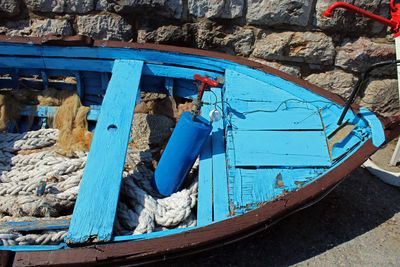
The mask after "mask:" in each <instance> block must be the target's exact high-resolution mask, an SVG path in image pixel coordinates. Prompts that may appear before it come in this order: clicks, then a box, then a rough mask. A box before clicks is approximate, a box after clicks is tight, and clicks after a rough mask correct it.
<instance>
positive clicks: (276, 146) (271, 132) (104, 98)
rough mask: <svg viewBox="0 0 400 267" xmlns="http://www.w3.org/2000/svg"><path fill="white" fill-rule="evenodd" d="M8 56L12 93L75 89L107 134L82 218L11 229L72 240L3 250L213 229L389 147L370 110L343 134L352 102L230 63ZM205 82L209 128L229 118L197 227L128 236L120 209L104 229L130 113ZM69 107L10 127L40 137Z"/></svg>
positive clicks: (70, 53)
mask: <svg viewBox="0 0 400 267" xmlns="http://www.w3.org/2000/svg"><path fill="white" fill-rule="evenodd" d="M0 58H1V59H0V88H3V89H2V90H6V89H11V90H16V89H17V88H21V87H28V88H33V89H37V90H45V89H46V88H55V89H58V90H73V91H75V92H76V93H77V94H78V96H79V97H80V99H81V102H82V104H83V105H85V106H88V107H90V111H89V113H88V114H87V120H88V122H89V129H90V130H91V131H94V132H95V135H94V137H93V141H92V146H91V148H90V152H89V156H88V160H87V163H86V169H85V173H84V176H83V178H82V180H85V184H84V183H83V181H82V182H81V188H80V191H79V195H78V200H79V201H77V203H76V205H75V209H74V214H73V217H72V220H71V221H67V222H64V221H63V222H60V221H54V222H48V223H45V224H42V225H38V224H37V225H32V223H31V224H29V222H18V221H16V222H8V223H2V227H3V229H14V230H15V229H17V230H18V231H28V230H29V231H31V230H32V229H34V231H40V230H44V229H62V228H67V229H69V232H68V235H67V237H66V240H65V242H63V243H62V244H58V245H37V246H4V245H3V246H2V247H0V249H7V250H16V251H17V250H48V249H60V248H69V247H71V246H80V245H86V244H87V243H88V242H92V241H98V242H113V241H130V240H142V239H149V238H156V237H161V236H165V235H172V234H175V233H179V232H182V231H190V230H191V229H193V228H199V227H206V226H207V225H210V224H213V223H216V222H219V221H221V220H227V219H229V218H232V217H234V216H240V215H242V214H245V213H247V212H251V211H252V210H254V209H257V208H259V207H261V206H265V205H268V203H270V202H273V201H274V200H275V199H278V198H280V197H281V196H284V195H286V194H290V193H291V192H293V191H297V190H301V189H302V188H304V187H306V186H307V185H309V184H310V183H313V182H315V181H316V180H318V179H319V177H321V176H323V175H325V174H327V173H328V172H330V171H331V170H333V169H334V168H335V166H337V165H339V164H340V163H341V162H343V161H344V160H345V159H346V158H348V157H350V156H351V155H352V154H353V153H355V152H356V151H357V149H358V148H360V147H361V146H362V145H363V144H364V143H365V142H367V141H368V140H369V139H372V141H373V143H374V145H375V146H379V145H380V144H382V142H384V140H385V139H384V134H383V129H382V126H381V124H380V122H379V120H378V118H377V117H375V116H374V115H373V114H372V113H371V112H369V111H368V110H366V109H364V108H360V114H362V116H359V115H356V113H355V112H353V111H352V110H349V111H348V112H347V114H346V116H345V119H344V122H343V123H342V124H341V125H337V120H338V118H339V116H340V114H341V112H342V110H343V107H342V106H341V105H339V104H337V103H335V102H333V101H331V100H329V99H327V98H324V97H322V96H320V95H318V94H316V93H313V92H311V91H309V90H307V89H305V88H303V87H302V86H300V85H298V84H295V83H293V82H290V81H287V80H285V79H283V78H281V77H278V76H275V75H272V74H269V73H265V72H263V71H260V70H257V69H253V68H251V67H248V66H244V65H240V64H238V63H235V62H230V61H227V60H223V59H216V58H208V57H203V56H199V55H190V54H181V53H178V52H163V51H156V50H147V49H130V48H108V47H55V46H39V45H34V44H17V43H1V44H0ZM195 74H200V75H202V76H207V77H209V78H210V79H213V80H218V81H219V86H217V87H212V88H210V89H209V90H207V91H206V92H205V94H204V97H203V101H204V105H203V107H202V116H203V117H205V118H206V119H207V120H208V119H209V118H208V114H209V113H210V112H211V111H212V110H218V111H219V112H221V114H222V120H219V121H215V122H213V124H212V126H213V127H212V133H211V134H210V136H209V138H208V140H207V142H206V143H205V145H204V147H203V149H202V152H201V153H200V160H199V171H198V195H197V197H198V199H197V206H196V208H195V209H194V211H195V212H196V217H197V224H196V226H192V227H186V228H176V229H169V230H164V231H156V232H152V233H146V234H139V235H122V236H116V235H114V234H113V223H114V218H115V213H116V211H115V209H114V210H113V209H112V207H110V208H104V209H103V210H102V211H101V212H102V214H103V215H104V217H108V219H107V220H108V221H107V222H98V221H101V220H100V219H99V218H98V214H94V215H91V213H90V212H88V210H93V209H96V207H103V206H109V205H108V204H107V203H114V206H116V203H117V201H118V195H119V194H118V192H119V186H120V184H121V182H120V180H121V175H120V173H121V172H122V169H121V168H123V166H124V159H125V154H124V152H122V153H121V151H124V150H125V151H126V144H125V143H123V142H119V141H118V138H121V136H126V134H129V130H130V126H131V121H132V120H131V118H130V117H129V116H126V118H125V115H124V114H126V113H129V112H130V111H132V113H133V109H134V107H135V105H136V104H138V103H139V102H140V92H157V93H163V94H166V95H171V96H172V95H173V96H179V97H182V98H185V99H190V98H195V97H196V96H197V93H198V86H197V85H196V81H195V80H194V78H193V76H194V75H195ZM67 77H71V79H67ZM121 92H122V93H121ZM57 109H58V107H53V106H34V107H30V106H27V107H26V108H25V109H24V110H23V111H21V117H20V118H19V121H18V127H15V125H13V124H10V125H9V128H8V130H9V132H17V131H19V132H24V131H25V130H26V129H27V125H28V122H29V121H30V117H31V115H32V114H33V116H34V122H33V124H32V125H31V128H30V129H31V130H36V129H41V128H46V127H48V125H47V124H48V123H47V120H48V118H49V117H52V116H54V114H55V113H56V112H57ZM32 110H33V111H32ZM32 112H33V113H32ZM105 140H108V141H105ZM110 144H113V145H112V146H110ZM124 145H125V147H124ZM110 159H112V160H110ZM101 160H103V161H105V162H107V164H104V165H107V166H105V167H102V168H99V167H98V165H97V164H96V163H97V162H99V161H101ZM108 165H109V166H108ZM117 169H121V172H119V173H118V172H116V174H115V175H114V176H115V177H111V178H110V175H108V174H109V173H112V172H113V170H117ZM110 179H111V181H114V180H115V183H111V182H110ZM113 179H114V180H113ZM118 181H119V182H118ZM111 184H112V185H111ZM111 206H112V205H111ZM28 224H29V227H28V226H27V225H28ZM11 226H12V227H14V228H12V227H11ZM7 227H8V228H7ZM0 230H1V229H0ZM94 237H95V238H94ZM94 239H95V240H94Z"/></svg>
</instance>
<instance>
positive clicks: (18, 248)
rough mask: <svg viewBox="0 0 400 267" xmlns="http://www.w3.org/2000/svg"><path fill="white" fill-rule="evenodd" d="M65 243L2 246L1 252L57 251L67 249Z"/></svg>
mask: <svg viewBox="0 0 400 267" xmlns="http://www.w3.org/2000/svg"><path fill="white" fill-rule="evenodd" d="M67 248H68V247H67V246H66V245H65V243H61V244H59V245H40V246H39V245H27V246H0V250H11V251H43V250H56V249H67Z"/></svg>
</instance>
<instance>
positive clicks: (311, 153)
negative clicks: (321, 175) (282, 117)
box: [233, 131, 331, 167]
mask: <svg viewBox="0 0 400 267" xmlns="http://www.w3.org/2000/svg"><path fill="white" fill-rule="evenodd" d="M233 142H234V147H235V149H236V151H235V162H236V166H290V167H307V166H315V167H316V166H330V165H331V159H330V156H329V151H328V146H327V142H326V138H325V134H324V132H322V131H233Z"/></svg>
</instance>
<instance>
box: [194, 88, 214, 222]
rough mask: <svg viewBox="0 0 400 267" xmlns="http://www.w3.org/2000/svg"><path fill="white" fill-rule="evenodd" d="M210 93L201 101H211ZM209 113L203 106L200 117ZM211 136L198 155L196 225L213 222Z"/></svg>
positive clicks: (209, 108) (205, 94)
mask: <svg viewBox="0 0 400 267" xmlns="http://www.w3.org/2000/svg"><path fill="white" fill-rule="evenodd" d="M211 97H212V96H211V93H210V92H205V93H204V97H203V100H204V101H205V102H210V101H211ZM210 111H211V106H210V105H204V106H203V107H202V109H201V113H202V116H203V117H204V116H205V117H206V118H207V114H209V113H210ZM211 138H212V137H211V135H210V136H209V138H208V139H207V141H206V143H205V144H204V147H203V149H202V151H201V153H200V162H199V190H198V198H197V225H198V226H204V225H208V224H210V223H211V222H212V220H213V162H212V144H211Z"/></svg>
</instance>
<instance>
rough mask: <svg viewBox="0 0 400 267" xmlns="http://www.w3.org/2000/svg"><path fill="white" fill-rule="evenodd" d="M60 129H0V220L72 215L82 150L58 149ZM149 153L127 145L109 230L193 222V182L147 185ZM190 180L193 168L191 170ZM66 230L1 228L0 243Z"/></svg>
mask: <svg viewBox="0 0 400 267" xmlns="http://www.w3.org/2000/svg"><path fill="white" fill-rule="evenodd" d="M58 134H59V131H58V130H57V129H41V130H38V131H31V132H26V133H24V134H12V133H0V140H1V141H0V223H4V222H16V221H22V220H25V221H40V219H49V218H54V217H57V218H71V214H72V210H73V206H74V204H75V201H76V197H77V195H78V191H79V183H80V180H81V178H82V175H83V170H84V167H85V164H86V159H87V154H88V153H87V152H84V151H74V153H73V155H72V157H66V156H62V155H59V154H58V153H57V152H56V149H55V146H54V145H55V144H56V141H57V138H58ZM152 160H153V159H152V155H151V152H149V151H141V150H138V149H136V148H133V147H128V151H127V156H126V161H125V170H124V172H123V177H122V185H121V191H120V197H119V203H118V210H117V215H116V221H115V225H114V235H131V234H143V233H150V232H153V231H159V230H165V229H170V228H176V227H190V226H194V225H196V218H195V215H194V214H193V213H192V209H193V208H194V207H195V205H196V204H197V182H196V181H195V182H193V183H192V185H190V186H189V187H188V188H187V189H183V190H182V191H180V192H177V193H175V194H173V195H171V196H170V197H167V198H161V196H158V195H157V194H156V193H155V192H154V191H153V189H152V187H151V185H150V180H151V177H152V175H153V172H152V171H151V170H150V169H149V168H147V166H150V165H151V162H152ZM191 176H192V179H194V180H195V178H194V177H195V176H196V169H194V170H192V173H191ZM66 235H67V231H66V230H58V231H42V232H40V233H38V232H31V233H29V232H22V231H21V232H13V231H4V230H0V245H3V246H9V245H38V244H40V245H45V244H59V243H61V242H63V240H64V238H65V236H66Z"/></svg>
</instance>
